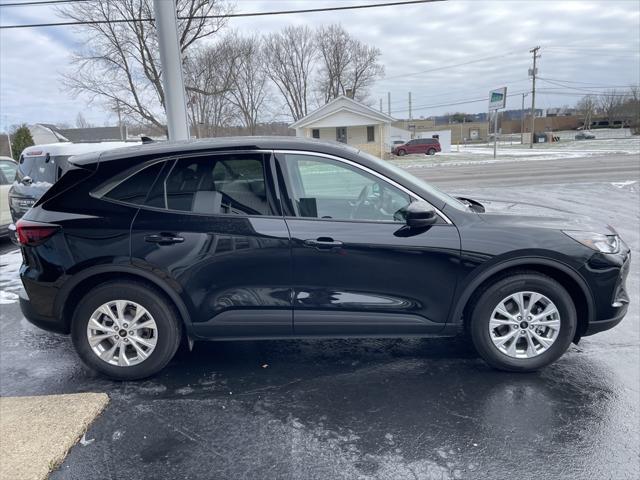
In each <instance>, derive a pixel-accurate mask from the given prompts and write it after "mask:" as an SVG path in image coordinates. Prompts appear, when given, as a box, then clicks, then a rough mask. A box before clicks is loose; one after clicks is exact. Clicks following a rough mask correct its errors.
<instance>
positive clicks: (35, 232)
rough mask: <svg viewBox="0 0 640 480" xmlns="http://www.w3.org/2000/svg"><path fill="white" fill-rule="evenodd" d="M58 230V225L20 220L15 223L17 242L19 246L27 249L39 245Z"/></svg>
mask: <svg viewBox="0 0 640 480" xmlns="http://www.w3.org/2000/svg"><path fill="white" fill-rule="evenodd" d="M59 229H60V227H59V226H58V225H52V224H51V223H40V222H31V221H29V220H22V219H21V220H18V221H17V222H16V234H17V237H18V242H19V243H20V245H24V246H29V247H34V246H36V245H40V244H41V243H43V242H44V241H45V240H46V239H47V238H49V237H51V236H52V235H53V234H54V233H56V232H57V231H58V230H59Z"/></svg>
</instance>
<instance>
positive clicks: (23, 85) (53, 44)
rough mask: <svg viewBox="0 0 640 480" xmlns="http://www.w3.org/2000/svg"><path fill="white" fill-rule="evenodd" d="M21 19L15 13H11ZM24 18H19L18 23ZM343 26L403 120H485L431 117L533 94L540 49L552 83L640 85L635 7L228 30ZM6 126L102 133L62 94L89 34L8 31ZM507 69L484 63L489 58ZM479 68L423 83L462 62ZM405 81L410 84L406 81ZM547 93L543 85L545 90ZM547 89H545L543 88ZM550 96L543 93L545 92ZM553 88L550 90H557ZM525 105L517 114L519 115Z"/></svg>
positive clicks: (514, 104) (36, 11)
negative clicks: (84, 122)
mask: <svg viewBox="0 0 640 480" xmlns="http://www.w3.org/2000/svg"><path fill="white" fill-rule="evenodd" d="M363 3H366V2H363V1H362V0H348V1H347V0H344V1H338V0H326V1H323V2H322V6H331V5H337V6H342V5H345V4H363ZM236 5H237V7H236V11H238V12H253V11H270V10H285V9H297V8H308V7H309V6H310V5H312V6H318V5H319V3H318V2H313V3H310V2H308V1H302V0H300V1H289V0H286V1H285V0H269V1H265V0H241V1H238V2H237V3H236ZM2 10H3V12H2V19H1V21H2V24H5V25H6V24H10V23H27V22H42V21H57V17H55V15H54V11H53V9H51V8H47V7H22V8H15V9H8V8H4V9H2ZM8 10H12V11H11V12H10V13H9V14H6V13H5V12H4V11H8ZM14 11H15V12H14ZM329 23H342V25H343V26H344V27H345V28H346V29H347V30H348V31H349V32H350V33H351V34H352V35H353V36H354V37H356V38H358V39H360V40H362V41H363V42H366V43H368V44H371V45H375V46H376V47H378V48H379V49H380V50H381V52H382V62H383V63H384V65H385V69H386V74H387V79H383V80H381V81H379V82H378V83H377V84H376V85H374V87H373V88H372V98H373V99H374V101H375V102H376V104H377V101H378V98H383V104H384V105H385V106H386V95H387V92H391V98H392V110H393V111H394V112H395V113H394V115H396V116H403V115H406V114H407V111H406V110H407V96H408V92H409V91H411V92H412V94H413V99H414V106H415V107H420V108H417V109H416V108H414V112H415V113H416V114H417V115H425V116H426V115H432V114H438V113H443V112H445V111H449V110H466V111H470V112H477V111H483V110H484V108H485V107H484V105H483V104H482V103H472V104H468V105H460V106H443V107H437V108H434V107H431V105H437V104H442V103H456V101H457V100H465V99H474V98H483V97H484V96H486V95H487V94H488V90H490V89H492V88H495V87H499V86H502V85H507V86H508V87H509V91H510V92H512V93H516V92H520V91H526V90H528V89H529V88H530V81H529V80H528V76H527V70H528V68H529V67H530V65H531V54H530V53H529V50H530V49H531V48H532V47H534V46H536V45H540V46H541V47H542V49H541V54H542V57H541V59H540V61H539V72H540V75H541V76H542V77H547V78H553V79H560V80H572V81H581V82H591V83H593V84H594V85H597V86H605V85H630V84H633V83H638V82H639V81H640V78H639V76H640V73H639V72H640V54H639V52H640V6H639V4H638V3H637V2H632V1H606V0H602V1H580V2H577V1H544V2H540V1H525V0H522V1H515V0H513V1H507V0H505V1H479V0H478V1H469V0H467V1H450V2H438V3H431V4H420V5H405V6H398V7H391V8H373V9H364V10H352V11H340V12H325V13H315V14H296V15H283V16H266V17H251V18H234V19H231V20H230V21H229V25H228V26H229V28H232V29H235V30H238V31H239V32H240V33H247V34H249V33H252V34H253V33H256V32H257V33H262V34H267V33H270V32H273V31H277V30H279V29H281V28H282V27H284V26H286V25H308V26H310V27H316V26H320V25H323V24H329ZM0 35H1V37H0V55H1V63H2V67H1V71H0V109H1V111H0V120H1V121H2V123H3V124H4V123H5V119H4V117H3V115H6V116H7V120H6V121H7V122H8V123H16V122H19V121H27V122H35V121H43V122H44V121H46V122H68V123H73V122H74V120H75V116H76V115H77V112H78V111H82V112H83V115H85V117H86V118H88V119H89V120H90V121H93V122H95V123H98V124H102V123H103V122H104V121H106V120H109V119H111V120H112V121H113V116H111V115H110V114H109V113H107V112H104V111H103V110H102V109H101V108H100V106H99V105H98V104H95V105H93V106H88V105H87V103H88V100H87V99H86V98H79V99H73V98H71V97H70V96H69V94H68V93H67V92H65V91H64V90H63V89H62V82H61V79H60V75H59V73H60V72H62V71H65V70H66V69H67V68H69V67H68V63H69V57H70V54H71V53H72V51H73V50H74V49H76V48H78V46H79V45H81V44H82V35H81V34H79V33H77V32H76V31H75V30H73V29H68V28H66V27H59V28H50V29H25V30H3V31H2V32H1V33H0ZM495 56H498V57H499V58H493V59H487V60H482V61H479V62H475V60H478V59H483V58H485V57H495ZM467 62H472V63H469V64H468V65H462V66H457V67H454V68H447V69H442V70H438V71H433V72H428V73H423V74H415V75H414V73H416V72H420V71H423V70H428V69H435V68H440V67H445V66H450V65H454V64H458V63H467ZM401 75H402V76H401ZM541 83H542V82H541ZM542 85H543V84H542ZM542 85H541V87H542ZM546 87H548V88H551V85H546ZM559 91H567V92H570V93H571V94H570V95H564V96H563V95H558V94H556V93H557V91H556V92H554V91H552V90H548V91H547V92H546V93H541V94H540V95H539V96H538V99H539V102H540V103H539V104H540V105H541V106H542V107H548V106H554V105H563V104H574V103H575V102H576V101H577V99H578V98H579V97H578V96H576V95H574V93H576V94H577V93H580V92H579V91H577V90H568V89H564V90H563V89H559ZM520 101H521V99H520V98H519V97H517V96H514V97H511V98H510V99H509V101H508V107H509V108H519V106H520Z"/></svg>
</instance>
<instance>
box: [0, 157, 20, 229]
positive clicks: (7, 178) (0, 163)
mask: <svg viewBox="0 0 640 480" xmlns="http://www.w3.org/2000/svg"><path fill="white" fill-rule="evenodd" d="M17 168H18V164H17V163H16V161H15V160H14V159H13V158H11V157H2V156H0V237H4V236H6V235H8V234H9V225H11V211H10V210H9V188H11V184H12V183H13V179H14V178H15V176H16V169H17Z"/></svg>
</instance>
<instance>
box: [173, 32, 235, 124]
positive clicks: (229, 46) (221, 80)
mask: <svg viewBox="0 0 640 480" xmlns="http://www.w3.org/2000/svg"><path fill="white" fill-rule="evenodd" d="M239 57H240V52H239V50H238V49H237V48H236V46H235V44H234V40H233V37H232V36H227V37H225V38H223V39H222V40H220V41H219V42H218V43H216V44H215V45H213V46H210V47H206V48H204V47H203V48H196V49H195V50H194V51H192V52H191V53H190V54H189V56H188V57H187V59H186V61H185V68H184V74H185V82H186V83H187V84H189V85H191V90H190V91H189V95H188V96H189V105H188V106H189V116H190V120H191V124H192V125H193V126H194V127H195V131H196V136H197V137H202V136H217V134H218V131H219V129H220V128H221V127H224V126H227V125H228V124H229V123H230V122H231V120H232V119H233V118H234V117H235V116H236V109H235V106H234V105H233V103H232V101H231V100H232V97H231V92H232V90H233V89H234V88H235V86H234V84H235V77H236V75H237V69H238V64H239V61H240V59H239Z"/></svg>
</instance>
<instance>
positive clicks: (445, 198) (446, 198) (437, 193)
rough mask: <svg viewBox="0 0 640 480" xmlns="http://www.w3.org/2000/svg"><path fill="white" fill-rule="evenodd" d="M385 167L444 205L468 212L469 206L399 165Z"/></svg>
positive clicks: (374, 158) (368, 155)
mask: <svg viewBox="0 0 640 480" xmlns="http://www.w3.org/2000/svg"><path fill="white" fill-rule="evenodd" d="M359 155H362V156H364V157H367V158H368V159H370V160H373V161H375V162H376V163H379V162H380V159H379V158H378V157H375V156H373V155H371V154H369V153H367V152H363V151H362V150H360V152H359ZM385 166H386V167H387V168H388V169H390V170H392V171H393V172H394V173H395V174H396V175H398V176H399V177H401V178H403V179H405V180H407V181H408V182H409V183H413V184H416V185H418V186H419V187H421V188H422V189H424V190H426V191H427V192H429V194H430V195H432V196H434V197H435V198H437V199H438V200H440V201H441V202H443V203H445V204H447V205H451V206H452V207H455V208H457V209H459V210H467V205H466V204H464V203H462V202H461V201H460V200H458V199H457V198H455V197H452V196H451V195H449V194H447V193H444V192H443V191H441V190H438V189H437V188H436V187H434V186H433V185H431V184H429V183H427V182H425V181H424V180H421V179H420V178H418V177H416V176H415V175H411V174H410V173H409V172H407V171H406V170H403V169H402V168H400V167H398V166H397V165H394V164H393V163H391V162H385Z"/></svg>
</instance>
